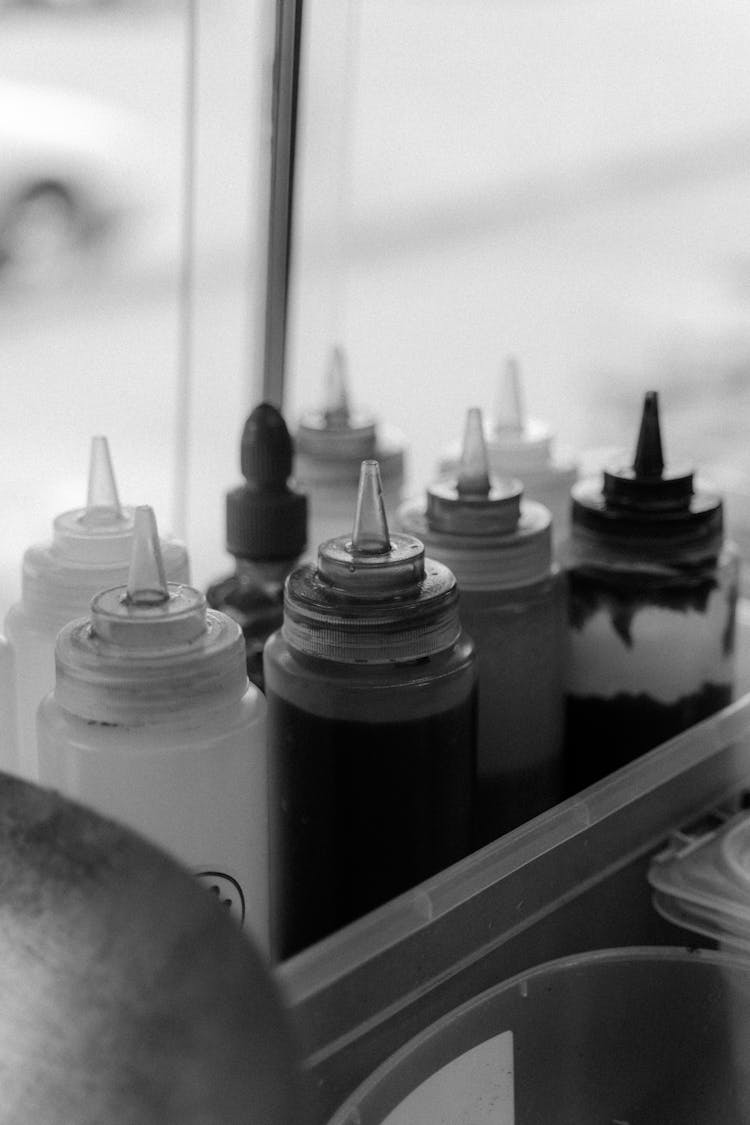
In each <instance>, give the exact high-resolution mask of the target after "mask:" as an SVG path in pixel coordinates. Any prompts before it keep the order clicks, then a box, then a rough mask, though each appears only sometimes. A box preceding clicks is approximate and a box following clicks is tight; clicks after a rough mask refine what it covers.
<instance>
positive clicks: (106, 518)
mask: <svg viewBox="0 0 750 1125" xmlns="http://www.w3.org/2000/svg"><path fill="white" fill-rule="evenodd" d="M122 518H123V514H122V507H121V505H120V497H119V496H118V495H117V484H116V482H115V474H114V470H113V468H112V458H111V457H110V453H109V443H108V442H107V439H106V438H105V437H103V436H102V435H101V434H99V435H97V436H96V437H93V438H92V439H91V456H90V459H89V486H88V494H87V497H86V511H85V512H84V514H83V516H82V517H81V522H82V523H84V524H86V525H88V526H91V525H94V524H100V523H112V522H113V521H114V520H121V519H122Z"/></svg>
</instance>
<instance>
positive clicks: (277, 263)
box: [262, 0, 303, 407]
mask: <svg viewBox="0 0 750 1125" xmlns="http://www.w3.org/2000/svg"><path fill="white" fill-rule="evenodd" d="M302 6H303V0H276V28H275V41H274V63H273V77H272V85H273V92H272V105H271V117H272V132H271V169H270V179H271V183H270V193H269V210H268V250H267V258H266V289H265V316H264V318H263V333H264V337H263V350H262V356H263V361H262V362H263V372H262V376H263V378H262V385H263V397H264V399H265V400H266V401H267V402H272V403H273V404H274V405H276V406H278V407H281V406H282V405H283V401H284V360H285V351H286V333H287V318H288V307H289V272H290V264H291V246H292V211H293V201H294V156H295V141H296V134H297V103H298V94H299V72H300V55H301V49H302Z"/></svg>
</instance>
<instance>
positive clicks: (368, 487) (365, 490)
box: [318, 460, 424, 597]
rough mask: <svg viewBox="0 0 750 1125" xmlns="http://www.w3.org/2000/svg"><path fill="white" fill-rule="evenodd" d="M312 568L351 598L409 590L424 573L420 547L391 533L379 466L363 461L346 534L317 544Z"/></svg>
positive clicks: (418, 581) (411, 537)
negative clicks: (352, 521)
mask: <svg viewBox="0 0 750 1125" xmlns="http://www.w3.org/2000/svg"><path fill="white" fill-rule="evenodd" d="M318 573H319V574H320V575H321V576H322V577H323V578H324V579H325V580H326V581H327V582H329V583H330V584H331V585H332V586H335V587H336V588H337V589H339V590H342V591H344V592H345V593H347V594H351V595H352V596H354V597H369V596H373V595H374V596H388V595H390V594H393V593H396V592H400V593H403V592H404V591H406V590H410V589H414V588H416V586H418V584H419V583H420V582H421V581H422V580H423V578H424V546H423V545H422V543H421V542H420V540H419V539H415V538H414V536H412V535H391V534H390V532H389V530H388V520H387V519H386V514H385V504H384V503H383V487H382V484H381V481H380V465H379V464H378V462H377V461H372V460H367V461H363V462H362V464H361V466H360V473H359V493H358V495H357V510H356V514H355V516H354V527H353V529H352V534H351V536H348V535H342V536H339V537H338V538H336V539H329V540H327V541H326V542H325V543H321V545H320V550H319V552H318Z"/></svg>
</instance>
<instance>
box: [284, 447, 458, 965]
mask: <svg viewBox="0 0 750 1125" xmlns="http://www.w3.org/2000/svg"><path fill="white" fill-rule="evenodd" d="M264 662H265V678H266V699H267V701H268V746H269V755H270V794H271V796H270V808H271V814H270V815H271V822H272V841H273V850H272V858H271V872H272V874H271V879H272V887H273V888H274V894H273V897H272V910H271V912H272V930H273V933H274V935H275V936H274V938H273V939H272V943H273V946H274V948H275V949H276V950H277V952H278V953H279V954H280V955H281V956H283V957H287V956H289V955H290V954H292V953H294V952H296V951H297V950H299V949H301V948H303V947H304V946H306V945H309V944H311V943H312V942H314V941H317V940H318V939H319V938H322V937H325V935H326V934H329V933H331V932H332V931H333V930H335V929H337V928H338V927H340V926H343V925H345V924H346V923H347V922H350V921H352V919H354V918H357V917H359V916H360V915H361V914H365V913H366V912H367V911H369V910H371V909H373V908H374V907H376V906H379V905H380V904H381V903H383V902H385V901H386V900H388V899H390V898H392V897H393V896H394V895H396V894H399V893H400V892H401V891H404V890H406V889H407V888H408V887H411V886H413V885H414V884H416V883H418V882H420V881H421V880H422V879H425V878H427V877H428V876H429V875H432V874H434V873H435V872H436V871H439V870H440V869H442V868H443V867H445V866H446V865H447V864H450V863H452V862H454V861H455V860H458V859H460V858H461V857H462V856H464V855H466V854H467V853H468V852H469V851H470V849H471V829H472V816H473V808H472V802H473V788H474V773H475V766H476V754H475V751H476V747H475V734H476V732H475V720H476V706H475V681H476V670H475V659H474V649H473V645H472V643H471V641H470V640H469V638H468V637H467V636H466V635H465V634H464V633H463V632H462V630H461V625H460V622H459V619H458V592H457V589H456V581H455V578H454V577H453V575H452V574H451V572H450V571H449V570H448V569H447V567H444V566H442V564H440V563H436V562H433V561H432V560H431V559H426V558H425V557H424V548H423V546H422V544H421V543H420V542H419V540H418V539H414V538H412V537H410V536H406V535H390V534H389V531H388V525H387V522H386V516H385V510H384V507H383V496H382V489H381V484H380V475H379V472H378V464H377V462H376V461H365V462H364V463H363V465H362V473H361V479H360V487H359V496H358V501H357V511H356V516H355V520H354V530H353V532H352V534H351V535H350V536H341V537H339V538H337V539H332V540H329V541H328V542H327V543H323V544H322V545H321V547H320V552H319V555H318V566H317V569H316V568H315V567H314V566H312V565H311V564H305V565H303V566H300V567H298V568H297V569H296V570H294V571H292V573H291V574H290V575H289V578H288V579H287V586H286V594H285V603H284V625H283V627H282V629H280V630H279V631H278V632H276V633H274V634H273V635H272V636H271V637H270V638H269V639H268V641H267V643H266V650H265V655H264Z"/></svg>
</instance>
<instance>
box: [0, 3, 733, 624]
mask: <svg viewBox="0 0 750 1125" xmlns="http://www.w3.org/2000/svg"><path fill="white" fill-rule="evenodd" d="M272 19H273V5H272V4H271V3H270V2H269V0H194V2H192V3H189V2H188V0H98V2H97V0H46V2H44V0H38V2H36V3H22V2H15V3H8V2H6V3H4V4H0V339H1V346H0V365H1V367H0V369H1V370H2V388H3V397H2V414H3V419H4V425H3V431H2V432H3V450H2V474H1V475H0V510H2V512H3V517H4V527H3V534H2V535H0V612H3V613H4V612H5V610H6V609H7V607H8V606H9V605H10V604H11V602H12V601H14V600H15V599H16V598H17V596H18V593H19V589H20V583H19V567H20V556H21V553H22V551H23V549H24V548H25V547H26V546H27V545H28V544H29V543H31V542H32V541H35V540H41V539H45V538H48V536H49V533H50V525H51V520H52V518H53V517H54V515H56V514H57V513H58V512H60V511H62V510H63V509H65V508H70V507H76V506H79V505H81V504H83V503H84V501H85V488H86V470H87V458H88V446H89V441H90V437H91V435H92V434H94V433H105V434H107V435H108V436H109V439H110V444H111V447H112V454H113V458H114V463H115V469H116V472H117V477H118V482H119V486H120V493H121V498H122V499H123V500H124V501H125V502H129V503H146V502H148V503H152V504H153V505H154V506H155V508H156V511H157V515H158V517H159V519H160V522H161V524H162V526H163V527H164V528H165V529H171V530H173V531H177V532H178V533H180V534H182V535H184V536H186V537H187V539H188V542H189V546H190V548H191V553H192V556H193V560H194V570H195V575H194V577H195V579H196V581H197V583H198V584H199V585H203V584H205V583H206V582H207V581H208V580H209V579H210V578H212V577H214V576H216V574H217V573H219V572H220V571H221V570H223V569H225V568H226V566H227V564H226V561H225V557H224V552H223V494H224V491H225V490H226V489H227V488H228V487H229V486H231V485H232V484H234V483H236V482H237V479H238V472H239V457H238V440H239V434H240V431H241V428H242V424H243V421H244V417H245V415H246V413H247V412H248V411H249V409H250V408H251V406H252V405H253V404H254V402H255V401H257V397H258V395H259V393H260V382H259V379H260V373H259V371H258V370H257V363H256V362H255V359H254V355H255V351H254V348H255V338H254V337H255V327H256V321H255V318H256V314H257V308H258V300H259V295H260V291H261V288H262V283H263V277H262V264H261V263H262V260H263V254H262V239H263V225H262V216H261V214H260V208H259V201H260V200H262V179H263V171H264V159H263V154H264V152H265V151H266V149H267V143H268V138H267V136H266V135H265V133H264V126H263V112H262V111H263V106H264V104H265V102H264V99H265V98H267V88H268V75H269V65H270V49H271V35H270V29H271V27H272ZM304 35H305V57H304V65H303V73H302V79H301V105H300V111H301V120H300V135H299V153H298V175H299V179H298V193H297V201H296V211H295V237H294V254H293V275H292V305H291V322H290V326H289V348H288V371H287V375H288V380H287V395H286V402H285V409H286V412H287V415H288V418H289V420H290V421H294V420H296V418H297V416H298V414H299V412H300V411H301V410H302V409H304V408H305V407H309V406H311V405H316V404H317V403H318V401H319V399H320V396H321V393H322V386H323V380H324V374H325V369H326V365H327V362H328V356H329V354H330V350H331V348H332V346H333V345H334V344H340V345H341V346H343V348H344V349H345V351H346V353H347V355H348V359H349V368H350V376H351V392H352V398H353V400H354V403H355V405H360V406H364V407H369V408H371V409H372V410H373V411H374V412H375V413H376V414H377V415H378V416H379V417H380V418H382V419H383V420H385V421H388V422H389V423H392V424H394V425H397V426H399V427H400V428H401V429H403V430H404V431H405V432H406V434H407V435H408V438H409V442H410V447H411V456H410V461H409V471H410V480H411V486H412V487H413V488H421V487H422V485H423V484H424V482H425V480H426V479H427V478H428V477H430V476H431V475H432V472H433V469H434V464H435V461H436V458H437V455H438V452H439V451H440V450H441V449H442V448H443V446H444V445H445V444H446V442H449V441H450V440H452V439H453V438H455V437H457V436H458V435H459V432H460V430H461V426H462V418H463V414H464V412H465V409H466V408H467V407H468V406H471V405H479V406H482V407H484V408H485V409H486V410H488V411H489V410H490V409H491V406H492V403H493V400H494V397H495V381H496V379H497V376H498V373H499V370H500V366H501V363H502V361H503V359H504V357H505V356H506V355H507V354H509V353H512V354H515V355H516V356H517V357H518V358H519V360H520V363H521V366H522V370H523V373H524V378H525V397H526V404H527V409H528V412H529V414H530V415H532V416H535V417H541V418H544V419H546V420H547V421H549V422H550V423H552V425H553V426H554V428H555V430H556V432H557V435H558V446H559V447H560V448H561V450H565V449H570V450H572V451H573V452H574V453H576V454H580V453H582V452H585V453H586V459H587V462H588V463H589V464H596V463H597V462H598V459H599V458H600V456H601V455H600V453H597V452H596V451H597V450H601V449H603V448H612V447H614V448H620V449H622V448H624V449H625V450H626V452H627V454H628V455H629V454H630V453H631V451H632V448H633V445H634V441H635V431H636V427H637V422H638V415H639V409H640V399H641V396H642V393H643V391H644V390H646V389H651V388H655V389H659V390H660V391H661V397H662V409H663V432H664V436H665V444H666V451H667V454H668V456H669V457H670V458H671V459H673V460H676V459H680V460H681V459H685V458H687V459H690V460H692V461H694V462H695V463H696V464H698V465H700V466H701V468H702V469H704V470H705V475H707V476H708V477H710V478H712V479H714V480H715V481H716V482H717V483H718V484H719V485H720V486H721V487H722V488H723V489H725V490H727V491H728V492H729V493H730V503H731V505H732V511H733V513H736V514H737V519H738V520H739V519H741V518H743V512H744V510H745V509H746V508H748V507H750V500H748V501H747V502H745V503H744V504H743V502H742V501H743V496H744V494H745V492H747V494H748V496H750V443H749V442H748V441H747V439H746V430H747V429H748V428H749V424H750V320H749V315H748V314H749V313H750V201H749V197H750V80H748V77H747V59H748V57H750V8H749V7H748V5H747V4H745V3H743V2H741V0H711V2H708V0H652V2H651V3H650V4H649V5H647V6H643V5H632V4H631V3H628V2H626V0H604V2H602V0H596V2H595V0H307V2H306V5H305V25H304ZM745 522H746V523H747V524H750V520H748V519H745ZM738 526H739V524H738Z"/></svg>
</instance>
